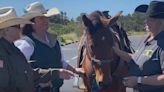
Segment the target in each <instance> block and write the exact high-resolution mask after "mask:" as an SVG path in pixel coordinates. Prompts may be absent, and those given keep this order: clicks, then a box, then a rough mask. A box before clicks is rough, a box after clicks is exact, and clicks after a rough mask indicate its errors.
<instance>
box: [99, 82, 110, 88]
mask: <svg viewBox="0 0 164 92" xmlns="http://www.w3.org/2000/svg"><path fill="white" fill-rule="evenodd" d="M98 85H99V87H100V88H105V89H107V88H110V87H111V84H110V83H107V84H105V83H103V82H98Z"/></svg>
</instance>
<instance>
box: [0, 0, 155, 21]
mask: <svg viewBox="0 0 164 92" xmlns="http://www.w3.org/2000/svg"><path fill="white" fill-rule="evenodd" d="M36 1H39V2H41V3H42V4H43V5H44V7H45V8H46V9H50V8H52V7H56V8H58V9H59V10H60V11H64V12H66V13H67V16H68V18H69V19H71V18H74V19H75V18H76V17H77V16H80V14H81V13H87V14H89V13H91V12H93V11H95V10H101V11H103V10H109V11H110V12H109V14H110V15H114V14H115V13H116V12H118V11H120V10H122V11H123V15H127V14H132V13H133V11H134V9H135V8H136V7H137V6H138V5H140V4H149V3H150V2H151V1H152V0H0V7H6V6H12V7H14V8H15V9H16V11H17V14H18V15H19V16H21V15H23V14H24V12H23V11H24V10H25V7H26V6H27V5H28V4H30V3H33V2H36Z"/></svg>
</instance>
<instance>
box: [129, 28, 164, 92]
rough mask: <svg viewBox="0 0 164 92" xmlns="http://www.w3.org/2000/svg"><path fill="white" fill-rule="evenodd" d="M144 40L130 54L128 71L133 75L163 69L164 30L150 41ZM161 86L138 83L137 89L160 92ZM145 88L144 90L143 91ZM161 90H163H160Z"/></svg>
mask: <svg viewBox="0 0 164 92" xmlns="http://www.w3.org/2000/svg"><path fill="white" fill-rule="evenodd" d="M147 40H148V38H146V40H144V41H143V42H142V44H141V46H140V47H139V49H138V50H137V52H136V53H135V54H134V55H133V56H132V60H131V61H130V62H129V63H128V64H129V73H130V75H133V76H151V75H158V74H162V72H163V71H164V42H163V41H164V31H162V32H160V33H159V34H158V35H157V36H156V37H155V38H154V39H152V40H151V41H147ZM161 88H162V89H163V86H162V87H161V86H150V85H142V84H141V85H138V87H137V89H139V90H142V91H144V92H161V91H159V90H161ZM145 90H146V91H145ZM162 92H163V91H162Z"/></svg>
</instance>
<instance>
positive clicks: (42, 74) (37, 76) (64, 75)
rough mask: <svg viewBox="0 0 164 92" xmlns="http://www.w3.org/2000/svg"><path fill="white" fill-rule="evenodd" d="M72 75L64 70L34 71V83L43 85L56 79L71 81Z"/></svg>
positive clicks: (38, 69)
mask: <svg viewBox="0 0 164 92" xmlns="http://www.w3.org/2000/svg"><path fill="white" fill-rule="evenodd" d="M72 76H74V75H73V73H72V72H71V71H69V70H66V69H53V68H52V69H51V68H50V69H40V68H37V69H34V80H35V82H36V83H41V82H42V83H44V82H48V81H50V80H56V79H59V78H60V79H66V80H68V79H71V77H72Z"/></svg>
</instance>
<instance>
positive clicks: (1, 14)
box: [0, 7, 32, 29]
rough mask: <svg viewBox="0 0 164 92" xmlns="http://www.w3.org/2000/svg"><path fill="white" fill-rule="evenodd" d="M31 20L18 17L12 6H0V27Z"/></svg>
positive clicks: (27, 22) (25, 22)
mask: <svg viewBox="0 0 164 92" xmlns="http://www.w3.org/2000/svg"><path fill="white" fill-rule="evenodd" d="M31 23H32V22H30V21H28V20H25V19H23V18H20V17H18V16H17V15H16V11H15V9H14V8H13V7H3V8H0V29H3V28H7V27H10V26H14V25H18V24H31Z"/></svg>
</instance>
